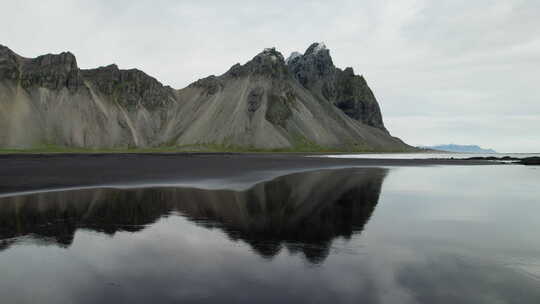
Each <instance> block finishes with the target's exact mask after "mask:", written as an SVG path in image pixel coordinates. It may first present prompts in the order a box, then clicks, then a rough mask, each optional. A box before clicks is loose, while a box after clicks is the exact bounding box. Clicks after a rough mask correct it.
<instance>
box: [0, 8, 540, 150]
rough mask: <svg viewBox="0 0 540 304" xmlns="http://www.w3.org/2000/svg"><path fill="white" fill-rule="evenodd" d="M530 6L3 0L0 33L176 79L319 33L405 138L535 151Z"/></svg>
mask: <svg viewBox="0 0 540 304" xmlns="http://www.w3.org/2000/svg"><path fill="white" fill-rule="evenodd" d="M539 15H540V3H539V2H538V1H535V0H480V1H465V0H458V1H427V0H403V1H375V0H368V1H352V0H344V1H338V2H335V1H334V2H330V1H284V0H278V1H247V0H237V1H210V0H208V1H190V0H187V1H169V0H164V1H152V2H150V1H144V2H143V1H137V2H135V1H125V0H123V1H103V0H102V1H67V0H66V1H62V0H57V1H47V2H45V1H10V2H7V3H4V4H3V9H2V11H1V12H0V26H1V27H2V29H3V32H2V34H3V35H2V37H1V39H2V40H1V41H0V43H2V44H5V45H7V46H9V47H11V48H12V49H13V50H14V51H16V52H18V53H20V54H21V55H24V56H28V57H32V56H37V55H39V54H43V53H48V52H61V51H64V50H70V51H72V52H73V53H75V54H76V56H77V59H78V62H79V65H80V66H81V67H96V66H101V65H107V64H110V63H113V62H114V63H117V64H118V65H119V66H120V67H121V68H134V67H135V68H139V69H141V70H144V71H145V72H147V73H148V74H150V75H152V76H154V77H156V78H157V79H159V80H161V81H162V82H163V83H165V84H168V85H172V86H173V87H176V88H181V87H184V86H186V85H188V84H189V83H190V82H192V81H194V80H196V79H198V78H202V77H205V76H208V75H210V74H220V73H223V72H225V71H226V70H227V69H228V68H229V67H230V66H231V65H233V64H235V63H237V62H245V61H247V60H249V59H250V58H252V57H253V56H254V55H255V54H256V53H258V52H259V51H260V50H262V49H263V48H265V47H269V46H275V47H277V48H278V49H279V50H281V51H282V52H283V53H284V54H285V55H288V53H290V52H292V51H296V50H299V51H304V50H305V48H306V47H307V46H308V45H309V44H310V43H311V42H313V41H324V42H326V44H327V45H328V46H329V47H330V49H331V52H332V56H333V58H334V62H335V63H336V65H338V66H340V67H345V66H352V67H353V68H354V69H355V71H356V72H357V73H360V74H363V75H364V76H365V77H366V79H367V81H368V83H369V84H370V85H371V87H372V89H373V90H374V91H375V94H376V96H377V97H378V99H379V101H380V103H381V106H382V109H383V115H384V118H385V121H386V123H387V125H388V126H389V129H390V132H392V133H393V134H395V135H397V136H402V137H403V139H404V140H405V141H407V142H409V143H411V144H435V143H446V142H451V141H452V142H456V143H463V144H468V143H473V144H476V143H478V144H480V143H481V144H483V145H485V146H487V147H493V148H495V149H497V150H501V151H529V152H532V151H536V152H538V151H540V135H537V134H540V127H539V126H540V124H539V123H538V122H539V121H538V120H537V119H536V118H538V117H539V116H540V90H538V85H537V82H538V81H537V79H538V77H537V75H536V73H537V71H538V70H540V19H539V18H537V16H539ZM485 117H497V119H485ZM531 117H535V118H534V119H531ZM447 121H455V124H459V125H457V126H456V128H450V127H441V125H444V124H445V122H447ZM508 123H512V124H515V127H514V126H509V125H508ZM426 124H428V125H426ZM404 125H406V126H407V128H406V130H403V129H402V128H403V126H404ZM434 126H437V127H434ZM465 126H474V127H467V128H465ZM501 129H504V130H512V132H514V133H512V135H511V134H509V133H508V134H507V133H506V131H504V132H502V131H501ZM463 132H464V133H463ZM501 132H502V133H504V134H507V135H504V136H506V137H505V140H501V138H500V136H502V135H500V134H501ZM461 141H466V142H461Z"/></svg>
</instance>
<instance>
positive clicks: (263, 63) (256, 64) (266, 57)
mask: <svg viewBox="0 0 540 304" xmlns="http://www.w3.org/2000/svg"><path fill="white" fill-rule="evenodd" d="M225 75H226V76H231V77H242V76H247V75H256V76H268V77H270V78H271V79H284V78H287V77H289V71H288V69H287V65H286V64H285V60H284V58H283V55H282V54H281V53H280V52H278V51H276V49H275V48H268V49H265V50H264V51H262V52H261V53H259V54H257V56H255V57H253V59H252V60H251V61H249V62H247V63H246V64H244V65H240V64H236V65H234V66H232V67H231V68H230V69H229V71H227V73H225Z"/></svg>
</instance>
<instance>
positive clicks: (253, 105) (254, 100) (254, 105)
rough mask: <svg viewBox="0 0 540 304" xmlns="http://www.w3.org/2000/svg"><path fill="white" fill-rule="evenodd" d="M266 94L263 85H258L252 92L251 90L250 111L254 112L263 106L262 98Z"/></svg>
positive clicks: (249, 96)
mask: <svg viewBox="0 0 540 304" xmlns="http://www.w3.org/2000/svg"><path fill="white" fill-rule="evenodd" d="M263 95H264V88H262V87H256V88H254V89H253V90H251V92H249V95H248V100H247V102H248V109H247V110H248V112H249V113H254V112H256V111H257V110H258V109H259V107H260V106H261V103H262V99H263Z"/></svg>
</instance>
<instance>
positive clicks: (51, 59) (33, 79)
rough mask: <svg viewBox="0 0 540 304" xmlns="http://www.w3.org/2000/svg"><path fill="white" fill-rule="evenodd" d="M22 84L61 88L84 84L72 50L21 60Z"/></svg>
mask: <svg viewBox="0 0 540 304" xmlns="http://www.w3.org/2000/svg"><path fill="white" fill-rule="evenodd" d="M21 61H22V62H21V66H20V70H21V74H20V78H21V84H22V85H23V87H26V88H28V87H34V86H39V87H45V88H48V89H54V90H59V89H62V88H68V89H69V90H72V91H73V90H76V89H77V88H78V87H79V86H80V85H82V83H83V81H82V77H81V75H80V72H79V68H78V66H77V59H76V58H75V55H73V53H70V52H62V53H60V54H46V55H42V56H38V57H36V58H32V59H26V58H25V59H23V60H21Z"/></svg>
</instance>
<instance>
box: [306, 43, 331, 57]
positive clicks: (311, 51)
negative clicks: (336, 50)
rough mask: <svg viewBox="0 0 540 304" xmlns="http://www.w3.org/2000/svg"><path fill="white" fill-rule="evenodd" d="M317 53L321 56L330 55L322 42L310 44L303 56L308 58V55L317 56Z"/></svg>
mask: <svg viewBox="0 0 540 304" xmlns="http://www.w3.org/2000/svg"><path fill="white" fill-rule="evenodd" d="M319 53H321V54H325V53H328V54H329V53H330V50H328V48H327V47H326V44H324V42H315V43H312V44H311V45H310V46H309V47H308V48H307V50H306V52H305V53H304V55H305V56H309V55H318V54H319Z"/></svg>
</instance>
